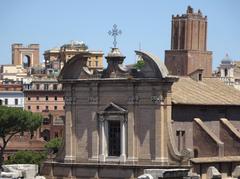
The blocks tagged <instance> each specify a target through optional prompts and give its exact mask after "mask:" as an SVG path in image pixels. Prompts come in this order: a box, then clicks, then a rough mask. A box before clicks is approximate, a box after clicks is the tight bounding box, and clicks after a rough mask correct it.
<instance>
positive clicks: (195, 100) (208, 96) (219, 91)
mask: <svg viewBox="0 0 240 179" xmlns="http://www.w3.org/2000/svg"><path fill="white" fill-rule="evenodd" d="M172 93H173V95H172V102H173V103H174V104H186V105H240V91H239V90H237V89H235V88H233V87H231V86H227V85H225V84H224V82H223V81H221V80H220V79H217V78H203V79H202V81H195V80H193V79H191V78H190V77H180V78H179V80H178V81H177V82H175V83H174V84H173V88H172Z"/></svg>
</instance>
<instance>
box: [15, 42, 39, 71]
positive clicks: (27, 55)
mask: <svg viewBox="0 0 240 179" xmlns="http://www.w3.org/2000/svg"><path fill="white" fill-rule="evenodd" d="M12 64H13V65H22V66H23V67H24V68H28V67H34V66H38V65H39V44H30V45H28V46H23V45H22V44H12Z"/></svg>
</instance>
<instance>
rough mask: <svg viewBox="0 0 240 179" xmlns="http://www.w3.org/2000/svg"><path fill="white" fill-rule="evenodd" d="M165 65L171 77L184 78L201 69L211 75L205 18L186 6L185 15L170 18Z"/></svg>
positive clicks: (205, 73) (210, 56)
mask: <svg viewBox="0 0 240 179" xmlns="http://www.w3.org/2000/svg"><path fill="white" fill-rule="evenodd" d="M165 64H166V66H167V68H168V70H169V72H170V73H171V74H172V75H179V76H185V75H189V74H190V73H192V72H194V71H196V70H198V69H203V76H204V77H209V76H211V75H212V52H211V51H207V16H203V15H202V13H201V11H200V10H198V12H197V13H195V12H194V11H193V8H191V7H190V6H188V8H187V11H186V14H183V15H181V16H179V15H177V16H174V15H173V16H172V34H171V50H166V51H165Z"/></svg>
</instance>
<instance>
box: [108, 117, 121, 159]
mask: <svg viewBox="0 0 240 179" xmlns="http://www.w3.org/2000/svg"><path fill="white" fill-rule="evenodd" d="M120 136H121V132H120V121H108V144H109V145H108V156H120V151H121V137H120Z"/></svg>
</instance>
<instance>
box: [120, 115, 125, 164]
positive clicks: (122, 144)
mask: <svg viewBox="0 0 240 179" xmlns="http://www.w3.org/2000/svg"><path fill="white" fill-rule="evenodd" d="M120 161H121V162H125V161H126V120H125V119H124V120H122V121H121V156H120Z"/></svg>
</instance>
